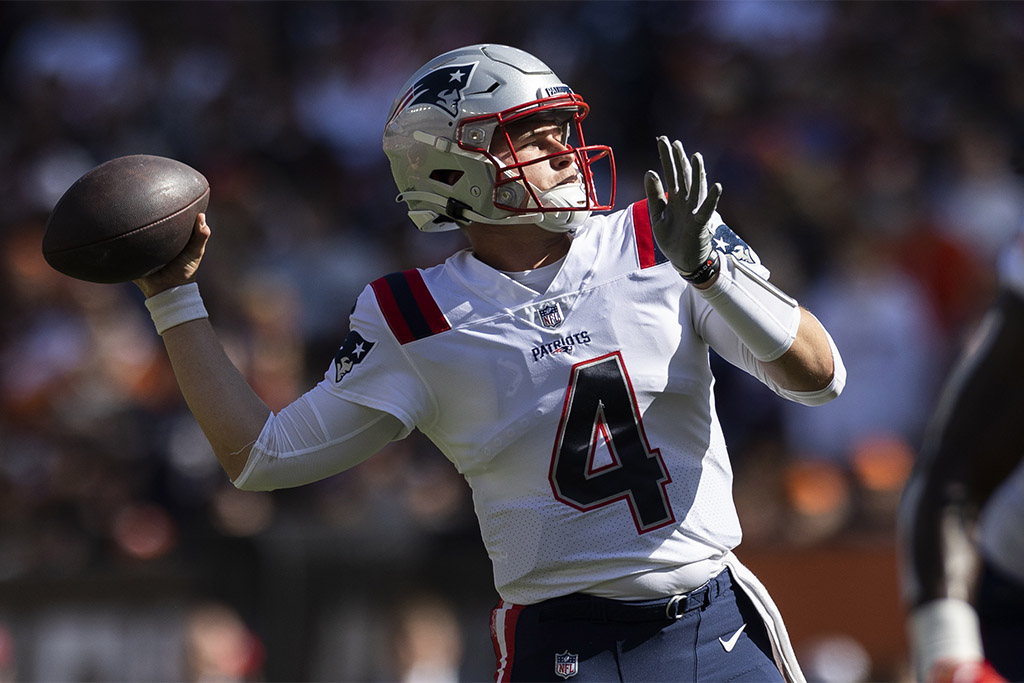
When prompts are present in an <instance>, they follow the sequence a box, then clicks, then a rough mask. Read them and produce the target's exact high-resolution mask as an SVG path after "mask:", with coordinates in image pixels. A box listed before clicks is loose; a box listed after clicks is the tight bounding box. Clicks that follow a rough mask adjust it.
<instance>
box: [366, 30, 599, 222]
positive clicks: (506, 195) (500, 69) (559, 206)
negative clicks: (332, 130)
mask: <svg viewBox="0 0 1024 683" xmlns="http://www.w3.org/2000/svg"><path fill="white" fill-rule="evenodd" d="M589 110H590V107H589V106H588V105H587V104H586V102H584V101H583V98H581V97H580V96H579V95H577V94H575V93H574V92H573V91H572V90H571V89H570V88H569V86H567V85H565V84H564V83H562V82H561V81H560V80H559V79H558V77H557V76H555V74H554V73H553V72H552V71H551V69H549V68H548V67H547V66H546V65H545V64H544V63H543V62H541V61H540V60H539V59H537V58H536V57H534V56H532V55H530V54H528V53H526V52H523V51H522V50H519V49H516V48H513V47H507V46H504V45H472V46H469V47H464V48H460V49H458V50H452V51H451V52H446V53H445V54H443V55H441V56H439V57H436V58H435V59H433V60H431V61H430V62H428V63H427V64H425V65H424V66H423V67H422V68H420V70H419V71H417V72H416V73H415V74H413V76H412V77H411V78H410V79H409V80H408V81H407V82H406V84H405V85H404V86H403V87H402V89H401V91H400V94H399V96H398V98H397V99H396V100H395V102H394V104H393V105H392V107H391V112H390V114H389V115H388V120H387V124H386V125H385V127H384V152H385V153H386V154H387V156H388V159H389V160H390V161H391V172H392V174H393V175H394V177H395V183H396V184H397V185H398V190H399V193H400V194H399V195H398V198H397V201H400V202H403V201H404V202H405V203H406V204H407V205H408V207H409V217H410V218H411V219H412V221H413V222H414V223H415V224H416V226H417V227H418V228H419V229H420V230H423V231H426V232H436V231H441V230H452V229H455V228H457V227H458V226H459V224H468V223H471V222H480V223H489V224H495V225H501V224H516V223H536V224H538V225H540V226H541V227H543V228H545V229H547V230H551V231H554V232H572V231H574V230H575V229H576V228H577V227H578V226H579V225H580V224H581V223H583V221H585V220H586V219H587V217H588V216H589V215H590V213H591V211H604V210H608V209H610V208H612V205H613V204H614V202H615V161H614V158H613V156H612V150H611V149H610V148H609V147H606V146H600V145H587V144H586V143H585V142H584V139H583V130H582V128H581V126H580V122H581V121H583V119H584V118H586V116H587V113H588V112H589ZM538 114H539V115H543V116H546V117H551V118H552V120H554V121H557V122H558V125H560V126H561V127H562V131H561V136H562V140H561V141H562V144H563V145H564V146H565V147H566V151H560V152H557V153H555V154H548V155H546V156H543V157H541V158H538V159H531V160H529V161H520V160H519V158H518V157H516V155H515V151H514V147H513V145H512V140H511V138H510V137H509V133H508V132H507V130H506V126H507V125H509V124H510V123H513V122H516V121H522V120H523V119H524V118H525V117H529V116H535V115H538ZM496 142H497V145H496V144H495V143H496ZM496 147H500V148H502V149H503V150H505V152H506V155H507V153H508V152H507V151H508V150H512V153H511V163H510V162H509V159H508V156H503V158H504V159H505V160H504V161H502V160H501V159H499V158H498V155H497V154H495V149H496ZM563 157H569V158H570V159H571V162H572V164H573V165H574V167H575V169H576V170H577V182H575V183H573V182H568V183H562V184H559V185H557V186H556V187H554V188H551V189H549V190H547V191H541V190H540V189H538V188H537V187H536V186H534V185H533V184H532V183H530V182H529V181H528V180H527V178H526V173H525V170H524V169H525V168H526V167H527V166H530V165H532V164H539V163H548V164H551V163H561V164H563V165H564V164H565V159H564V158H563ZM599 159H607V163H608V166H609V167H610V169H609V174H610V175H609V177H608V181H609V182H610V189H609V190H608V192H607V194H608V195H609V196H608V199H607V201H605V202H602V201H601V200H600V199H598V196H597V190H596V189H595V187H594V176H593V172H592V171H591V166H592V164H594V162H596V161H598V160H599Z"/></svg>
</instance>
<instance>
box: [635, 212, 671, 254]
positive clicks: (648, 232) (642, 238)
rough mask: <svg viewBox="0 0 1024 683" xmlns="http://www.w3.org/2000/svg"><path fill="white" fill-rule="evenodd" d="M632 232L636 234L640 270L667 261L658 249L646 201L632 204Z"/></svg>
mask: <svg viewBox="0 0 1024 683" xmlns="http://www.w3.org/2000/svg"><path fill="white" fill-rule="evenodd" d="M632 208H633V231H634V232H635V233H636V250H637V256H638V257H639V259H640V268H641V269H643V268H650V267H651V266H657V265H659V264H662V263H665V262H666V261H668V257H667V256H665V254H663V253H662V252H661V249H659V248H658V242H657V241H656V240H655V239H654V229H653V228H652V227H651V216H650V214H649V213H648V211H647V200H646V199H644V200H642V201H639V202H636V203H635V204H633V207H632Z"/></svg>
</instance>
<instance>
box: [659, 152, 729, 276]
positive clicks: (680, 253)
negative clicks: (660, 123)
mask: <svg viewBox="0 0 1024 683" xmlns="http://www.w3.org/2000/svg"><path fill="white" fill-rule="evenodd" d="M658 154H659V155H660V156H661V167H662V172H663V173H664V175H665V182H664V185H663V183H662V180H661V178H660V177H659V176H658V174H657V173H656V172H655V171H647V173H646V175H645V176H644V187H645V188H646V190H647V208H648V211H649V212H650V216H651V224H652V226H653V227H654V237H655V239H657V240H658V246H659V247H661V250H662V251H663V252H664V253H665V255H666V256H668V258H669V260H670V261H672V264H673V265H674V266H675V267H676V270H678V271H679V272H680V273H681V274H682V275H683V277H684V278H685V279H686V280H689V281H690V282H693V283H694V284H703V283H704V282H707V281H708V280H710V279H711V278H713V277H714V276H715V274H717V272H718V255H717V252H715V250H714V249H712V245H711V237H712V227H713V226H712V225H711V219H712V216H713V215H714V212H715V209H716V208H717V207H718V200H719V198H720V197H721V196H722V186H721V184H720V183H715V184H714V185H712V186H711V188H710V189H709V188H708V180H707V176H706V175H705V173H704V159H703V157H702V156H701V155H700V153H699V152H698V153H696V154H694V155H693V157H692V158H691V159H687V158H686V152H685V151H684V150H683V143H681V142H679V141H678V140H676V141H675V142H673V143H671V144H669V141H668V138H667V137H665V136H664V135H663V136H661V137H659V138H658ZM665 186H667V192H666V187H665Z"/></svg>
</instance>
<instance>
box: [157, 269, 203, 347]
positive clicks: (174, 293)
mask: <svg viewBox="0 0 1024 683" xmlns="http://www.w3.org/2000/svg"><path fill="white" fill-rule="evenodd" d="M146 308H148V309H149V314H150V315H151V316H152V317H153V324H154V325H156V331H157V334H163V333H164V331H166V330H169V329H170V328H172V327H175V326H176V325H181V324H182V323H187V322H188V321H190V320H199V319H200V318H206V317H209V314H208V313H207V312H206V306H204V305H203V297H201V296H200V295H199V285H197V284H196V283H194V282H190V283H189V284H187V285H181V286H180V287H172V288H171V289H167V290H164V291H162V292H160V293H159V294H154V295H153V296H151V297H149V298H148V299H146Z"/></svg>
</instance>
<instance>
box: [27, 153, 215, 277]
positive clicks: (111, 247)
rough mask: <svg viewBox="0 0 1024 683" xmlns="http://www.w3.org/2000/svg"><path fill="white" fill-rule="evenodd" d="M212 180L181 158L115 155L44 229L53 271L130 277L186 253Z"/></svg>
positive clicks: (82, 181) (73, 190) (81, 182)
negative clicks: (185, 250)
mask: <svg viewBox="0 0 1024 683" xmlns="http://www.w3.org/2000/svg"><path fill="white" fill-rule="evenodd" d="M209 200H210V184H209V183H208V182H207V180H206V178H205V177H203V175H202V174H201V173H199V172H198V171H196V170H195V169H194V168H192V167H190V166H188V165H187V164H183V163H182V162H180V161H176V160H175V159H168V158H166V157H160V156H152V155H149V154H134V155H131V156H124V157H118V158H116V159H111V160H110V161H107V162H105V163H103V164H100V165H99V166H97V167H96V168H94V169H92V170H91V171H89V172H88V173H86V174H85V175H83V176H82V177H81V178H79V179H78V180H77V181H75V183H74V184H73V185H72V186H71V187H69V188H68V190H67V191H66V192H65V193H64V195H63V196H62V197H61V198H60V200H59V201H58V202H57V205H56V206H54V207H53V211H52V212H51V213H50V218H49V220H48V221H47V223H46V232H45V233H44V234H43V257H44V258H45V259H46V262H47V263H49V264H50V266H52V267H53V268H54V269H55V270H57V271H60V272H61V273H64V274H65V275H69V276H71V277H73V278H77V279H79V280H86V281H88V282H104V283H114V282H128V281H130V280H135V279H137V278H140V277H142V276H144V275H148V274H149V273H152V272H154V271H156V270H158V269H160V268H161V267H163V266H164V265H166V264H167V263H168V262H169V261H171V260H172V259H173V258H174V257H175V256H177V255H178V254H180V253H181V250H182V249H184V248H185V245H186V244H187V243H188V239H189V236H190V235H191V234H192V227H193V225H194V224H195V221H196V216H197V215H198V214H199V213H202V212H204V211H206V207H207V204H208V203H209Z"/></svg>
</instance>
